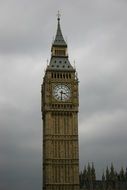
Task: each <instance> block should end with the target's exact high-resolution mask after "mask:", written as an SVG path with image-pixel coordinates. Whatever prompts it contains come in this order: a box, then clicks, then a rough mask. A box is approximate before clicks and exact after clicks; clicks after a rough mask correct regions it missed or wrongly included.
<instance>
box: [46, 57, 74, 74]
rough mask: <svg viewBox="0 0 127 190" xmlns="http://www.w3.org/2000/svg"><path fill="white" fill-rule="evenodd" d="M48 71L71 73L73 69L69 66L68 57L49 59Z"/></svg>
mask: <svg viewBox="0 0 127 190" xmlns="http://www.w3.org/2000/svg"><path fill="white" fill-rule="evenodd" d="M47 69H50V70H62V71H63V70H65V71H72V70H74V68H73V67H72V65H71V64H70V62H69V60H68V57H51V60H50V64H49V65H48V68H47Z"/></svg>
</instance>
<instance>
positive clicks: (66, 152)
mask: <svg viewBox="0 0 127 190" xmlns="http://www.w3.org/2000/svg"><path fill="white" fill-rule="evenodd" d="M41 93H42V94H41V95H42V104H41V110H42V119H43V190H79V150H78V149H79V147H78V105H79V96H78V78H77V75H76V70H75V68H74V67H73V66H72V65H71V64H70V62H69V59H68V52H67V43H66V42H65V40H64V38H63V35H62V32H61V27H60V16H59V15H58V25H57V32H56V37H55V40H54V41H53V43H52V47H51V59H50V63H49V65H48V66H47V68H46V71H45V75H44V78H43V83H42V91H41Z"/></svg>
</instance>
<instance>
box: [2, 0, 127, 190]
mask: <svg viewBox="0 0 127 190" xmlns="http://www.w3.org/2000/svg"><path fill="white" fill-rule="evenodd" d="M126 8H127V2H126V1H124V0H121V1H118V0H112V1H111V0H103V1H102V0H95V1H91V0H89V1H82V0H79V1H75V2H72V1H62V2H60V3H59V1H58V0H53V1H40V0H37V1H36V2H35V1H25V0H23V1H19V0H18V1H17V0H13V1H1V2H0V155H1V156H0V189H3V190H4V189H13V190H16V189H19V190H20V189H24V190H25V189H31V190H35V189H37V188H38V189H39V188H40V189H41V180H42V176H41V169H42V168H41V143H42V134H41V133H42V131H41V128H42V126H41V125H42V123H41V109H40V103H41V96H40V92H41V82H42V78H43V77H42V76H43V73H44V69H45V67H46V59H47V58H48V59H49V58H50V47H51V42H52V36H53V35H55V33H56V25H57V21H56V14H57V11H58V10H60V11H61V14H62V17H61V28H62V31H63V35H64V36H65V38H66V36H67V37H68V46H69V58H70V61H71V62H72V64H73V60H74V59H75V60H76V67H77V70H78V76H79V80H80V83H79V85H80V112H79V135H80V168H83V165H84V164H86V163H87V162H88V161H90V162H94V163H95V167H96V169H97V175H98V177H100V173H101V172H102V170H103V168H105V166H106V165H107V164H110V163H111V162H114V163H115V166H116V168H119V167H121V165H123V166H126V158H127V154H126V152H127V150H126V144H127V140H126V139H127V138H126V137H127V136H126V134H127V133H126V132H127V127H126V123H127V119H126V114H127V103H126V97H127V90H126V81H127V77H126V70H127V65H126V62H127V55H126V49H127V37H126V33H127V26H126V22H127V12H126Z"/></svg>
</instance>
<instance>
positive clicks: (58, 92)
mask: <svg viewBox="0 0 127 190" xmlns="http://www.w3.org/2000/svg"><path fill="white" fill-rule="evenodd" d="M53 98H54V99H55V100H57V101H60V102H66V101H68V100H70V98H71V88H70V87H69V86H68V85H67V84H57V85H55V86H54V87H53Z"/></svg>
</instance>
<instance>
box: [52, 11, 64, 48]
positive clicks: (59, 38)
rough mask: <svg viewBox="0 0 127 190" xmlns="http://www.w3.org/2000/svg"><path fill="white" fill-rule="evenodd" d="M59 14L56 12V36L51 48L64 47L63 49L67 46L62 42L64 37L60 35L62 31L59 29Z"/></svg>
mask: <svg viewBox="0 0 127 190" xmlns="http://www.w3.org/2000/svg"><path fill="white" fill-rule="evenodd" d="M60 17H61V15H60V12H59V11H58V14H57V20H58V23H57V32H56V36H55V40H54V42H53V44H52V46H64V47H67V44H66V42H65V40H64V37H63V35H62V31H61V27H60Z"/></svg>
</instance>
